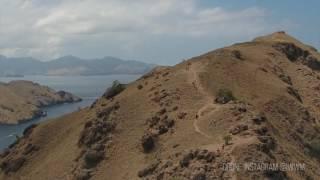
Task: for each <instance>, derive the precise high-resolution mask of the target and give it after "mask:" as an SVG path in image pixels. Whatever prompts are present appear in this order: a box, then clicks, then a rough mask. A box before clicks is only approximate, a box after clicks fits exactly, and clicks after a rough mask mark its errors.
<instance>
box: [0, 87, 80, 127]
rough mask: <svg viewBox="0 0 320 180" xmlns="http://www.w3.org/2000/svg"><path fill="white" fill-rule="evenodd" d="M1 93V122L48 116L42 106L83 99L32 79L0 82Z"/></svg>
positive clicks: (17, 121)
mask: <svg viewBox="0 0 320 180" xmlns="http://www.w3.org/2000/svg"><path fill="white" fill-rule="evenodd" d="M0 94H1V96H0V124H18V123H21V122H24V121H28V120H32V119H34V118H37V117H41V116H46V112H44V111H42V110H41V108H42V107H47V106H52V105H57V104H61V103H73V102H78V101H81V99H80V98H79V97H77V96H74V95H72V94H71V93H68V92H65V91H55V90H53V89H51V88H49V87H46V86H41V85H39V84H37V83H33V82H31V81H12V82H9V83H0Z"/></svg>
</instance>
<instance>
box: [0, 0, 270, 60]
mask: <svg viewBox="0 0 320 180" xmlns="http://www.w3.org/2000/svg"><path fill="white" fill-rule="evenodd" d="M265 17H266V12H265V10H264V9H261V8H257V7H248V8H246V9H241V10H234V11H229V10H226V9H223V8H222V7H200V6H199V5H198V4H197V1H196V0H161V1H158V0H136V1H132V0H65V1H61V0H51V1H46V0H15V1H13V0H1V1H0V54H4V55H9V56H12V55H15V56H34V57H38V58H45V59H48V58H52V57H56V56H59V55H62V54H65V53H68V52H66V51H67V49H73V50H74V49H77V47H78V46H79V48H78V51H79V54H81V53H80V52H81V46H82V45H83V43H87V46H90V43H91V45H92V46H94V47H97V43H100V45H99V46H98V47H99V48H101V52H100V54H102V53H103V47H112V48H113V49H115V48H118V49H119V52H122V54H119V55H120V56H121V55H123V54H126V53H128V54H127V56H130V55H133V56H135V57H138V58H139V55H138V54H134V52H135V51H138V50H136V48H139V47H140V48H143V47H144V44H148V41H149V39H148V38H149V37H153V38H155V37H157V39H158V40H157V41H158V42H160V41H161V39H162V38H163V37H178V38H181V37H182V38H186V39H188V38H206V37H208V38H209V39H212V38H215V37H217V38H218V37H219V38H221V37H243V36H248V34H259V33H261V32H264V31H268V30H269V29H270V27H269V26H270V24H268V23H266V22H265V21H264V19H265ZM172 39H174V38H172ZM95 40H96V42H95ZM102 40H103V41H102ZM102 42H103V43H104V44H102ZM168 43H170V42H168ZM114 45H118V47H114ZM87 46H86V47H87ZM82 48H83V47H82ZM75 51H76V50H75ZM139 52H141V49H140V51H139ZM105 55H108V54H105ZM115 55H117V54H115ZM168 58H170V57H169V56H168Z"/></svg>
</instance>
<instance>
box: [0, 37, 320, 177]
mask: <svg viewBox="0 0 320 180" xmlns="http://www.w3.org/2000/svg"><path fill="white" fill-rule="evenodd" d="M319 59H320V56H319V54H318V53H317V52H316V50H315V49H314V48H310V47H309V46H306V45H304V44H302V43H301V42H299V41H297V40H295V39H293V38H292V37H290V36H289V35H287V34H285V33H283V32H279V33H274V34H272V35H269V36H265V37H260V38H257V39H255V40H254V41H252V42H246V43H240V44H235V45H233V46H230V47H226V48H223V49H218V50H215V51H212V52H209V53H207V54H204V55H201V56H198V57H194V58H192V59H190V60H188V61H184V62H182V63H181V64H178V65H176V66H174V67H161V68H156V69H154V70H153V71H152V72H150V73H148V74H146V75H144V76H143V77H142V78H141V79H139V80H137V81H136V82H133V83H131V84H129V85H128V86H127V87H126V89H125V90H124V91H122V92H121V93H119V94H118V95H116V96H115V97H112V96H111V95H114V93H115V92H118V91H117V90H119V89H120V90H121V88H120V87H118V86H116V87H114V88H116V89H117V90H115V89H113V91H112V92H113V93H110V90H109V91H107V93H106V94H105V95H104V96H103V97H102V98H100V99H99V100H98V101H97V102H95V103H94V104H93V105H92V106H91V107H90V108H87V109H84V110H81V111H80V112H76V113H73V114H70V115H68V116H65V117H62V118H59V119H57V120H55V121H50V122H46V123H42V124H40V125H38V126H37V127H31V128H29V129H28V130H26V132H25V137H23V138H22V139H20V140H19V142H18V143H17V144H15V145H14V146H12V147H11V149H8V150H7V151H5V152H4V153H3V154H2V158H1V169H2V171H1V178H2V179H19V178H22V177H23V178H24V179H90V178H91V179H263V178H266V179H319V178H320V172H319V166H320V163H319V142H320V137H319V132H320V128H319V119H317V117H320V116H319V115H320V111H319V108H320V99H319V98H320V91H319V90H320V74H319V69H318V63H319ZM120 90H119V91H120ZM228 163H229V164H228ZM232 163H236V164H232ZM246 163H247V164H246ZM250 163H251V164H250ZM257 163H260V164H263V163H267V164H268V163H269V164H270V163H272V164H277V163H278V164H282V165H283V166H281V168H280V167H278V168H274V169H270V168H269V169H264V168H260V169H258V170H257V169H255V168H256V167H255V165H257ZM283 163H287V164H283ZM294 163H296V166H295V167H294V169H285V167H287V166H284V165H288V164H293V165H294ZM227 165H229V166H227ZM230 165H245V166H240V167H238V166H230ZM235 167H236V169H234V168H235Z"/></svg>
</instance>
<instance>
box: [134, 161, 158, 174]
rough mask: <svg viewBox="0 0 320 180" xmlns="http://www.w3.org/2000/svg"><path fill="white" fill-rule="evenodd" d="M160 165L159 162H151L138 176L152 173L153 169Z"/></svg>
mask: <svg viewBox="0 0 320 180" xmlns="http://www.w3.org/2000/svg"><path fill="white" fill-rule="evenodd" d="M158 165H159V162H157V163H153V164H151V165H150V166H148V167H146V168H145V169H143V170H141V171H139V172H138V176H139V177H145V176H147V175H149V174H152V173H153V171H154V170H155V169H156V168H157V167H158Z"/></svg>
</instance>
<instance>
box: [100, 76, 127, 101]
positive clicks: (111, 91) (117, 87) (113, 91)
mask: <svg viewBox="0 0 320 180" xmlns="http://www.w3.org/2000/svg"><path fill="white" fill-rule="evenodd" d="M125 88H126V86H125V84H121V83H120V82H119V81H117V80H115V81H113V83H112V86H111V87H110V88H108V90H107V91H106V92H105V93H104V95H103V97H105V98H107V99H111V98H113V97H114V96H116V95H118V94H120V93H121V92H122V91H123V90H125Z"/></svg>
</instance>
